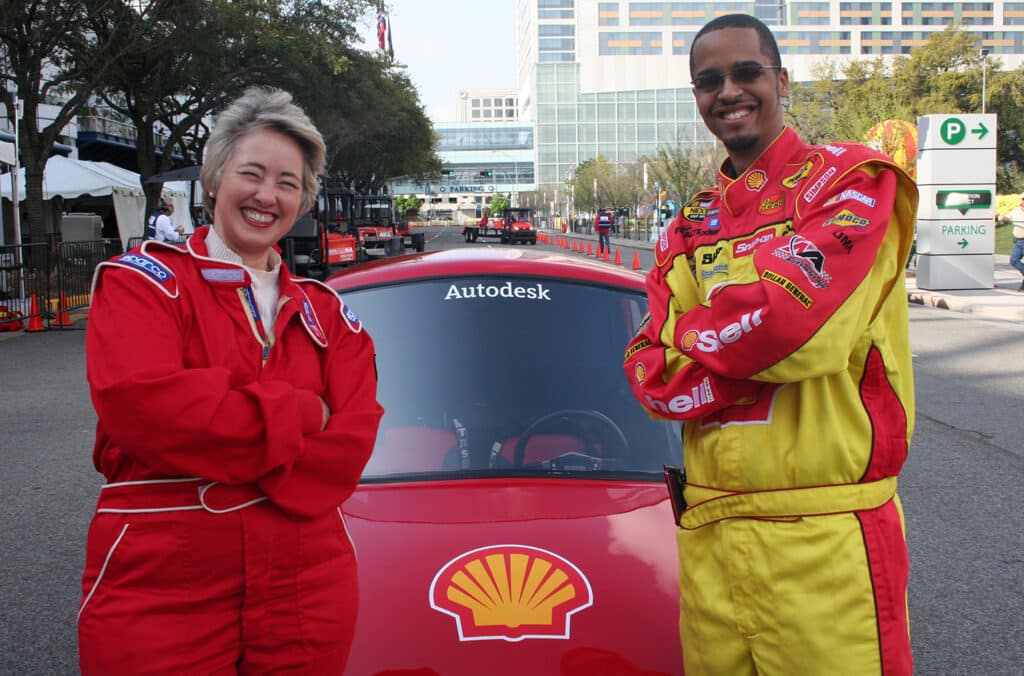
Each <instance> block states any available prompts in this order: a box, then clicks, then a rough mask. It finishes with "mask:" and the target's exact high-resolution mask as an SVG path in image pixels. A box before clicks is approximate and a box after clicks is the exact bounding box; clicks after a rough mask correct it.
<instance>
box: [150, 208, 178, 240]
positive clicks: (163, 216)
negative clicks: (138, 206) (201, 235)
mask: <svg viewBox="0 0 1024 676" xmlns="http://www.w3.org/2000/svg"><path fill="white" fill-rule="evenodd" d="M173 213H174V203H173V202H168V201H165V200H163V199H161V200H160V206H159V208H158V209H157V212H156V213H155V214H153V218H152V222H151V226H152V233H153V237H152V239H155V240H157V241H158V242H168V243H170V244H175V243H177V241H178V236H179V235H181V234H183V233H184V232H185V228H183V227H182V226H180V225H179V226H178V227H174V222H173V221H171V215H172V214H173Z"/></svg>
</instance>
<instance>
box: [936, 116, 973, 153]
mask: <svg viewBox="0 0 1024 676" xmlns="http://www.w3.org/2000/svg"><path fill="white" fill-rule="evenodd" d="M939 136H941V137H942V140H943V141H944V142H946V143H948V144H949V145H951V146H955V145H958V144H959V143H960V142H961V141H963V140H964V138H966V137H967V125H966V124H964V122H963V120H961V119H960V118H959V117H947V118H946V119H945V120H943V121H942V126H941V127H939Z"/></svg>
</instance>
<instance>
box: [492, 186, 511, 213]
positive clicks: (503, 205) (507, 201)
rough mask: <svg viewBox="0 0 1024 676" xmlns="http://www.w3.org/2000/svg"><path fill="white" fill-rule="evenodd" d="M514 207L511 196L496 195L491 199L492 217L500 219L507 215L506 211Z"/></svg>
mask: <svg viewBox="0 0 1024 676" xmlns="http://www.w3.org/2000/svg"><path fill="white" fill-rule="evenodd" d="M510 206H512V198H511V196H510V195H507V194H505V193H501V192H499V193H495V195H494V197H492V198H491V204H490V206H489V207H488V208H489V209H490V212H491V216H494V217H496V218H497V217H499V216H501V215H502V214H503V213H505V209H508V208H509V207H510Z"/></svg>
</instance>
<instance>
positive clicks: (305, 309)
mask: <svg viewBox="0 0 1024 676" xmlns="http://www.w3.org/2000/svg"><path fill="white" fill-rule="evenodd" d="M300 303H301V305H302V321H303V322H304V323H305V324H306V328H307V329H309V333H310V334H311V335H312V336H313V338H315V339H316V340H317V341H319V342H320V343H323V344H326V343H327V335H326V334H325V333H324V330H323V328H321V326H320V322H319V321H318V320H317V318H316V313H315V312H313V304H312V303H310V302H309V299H307V298H303V299H302V300H301V301H300Z"/></svg>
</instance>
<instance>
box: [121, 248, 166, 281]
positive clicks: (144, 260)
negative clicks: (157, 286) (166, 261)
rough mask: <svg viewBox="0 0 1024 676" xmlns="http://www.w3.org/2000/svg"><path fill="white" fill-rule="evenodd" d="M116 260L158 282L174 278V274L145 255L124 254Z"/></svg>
mask: <svg viewBox="0 0 1024 676" xmlns="http://www.w3.org/2000/svg"><path fill="white" fill-rule="evenodd" d="M116 260H117V262H118V263H124V264H125V265H130V266H131V267H133V268H135V269H136V270H139V271H141V272H144V273H146V274H147V275H149V276H150V277H152V278H153V279H155V280H156V281H158V282H166V281H167V280H169V279H172V278H173V277H174V273H173V272H171V271H170V269H168V268H166V267H164V266H163V265H162V264H161V263H160V261H158V260H156V259H155V258H150V257H149V256H146V255H145V254H140V253H126V254H124V255H123V256H119V257H118V258H117V259H116Z"/></svg>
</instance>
